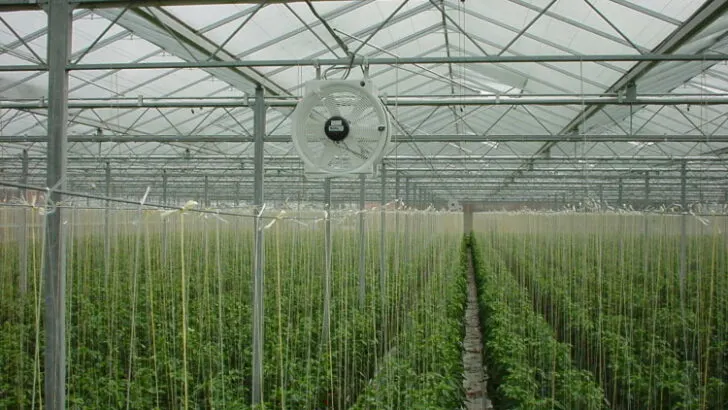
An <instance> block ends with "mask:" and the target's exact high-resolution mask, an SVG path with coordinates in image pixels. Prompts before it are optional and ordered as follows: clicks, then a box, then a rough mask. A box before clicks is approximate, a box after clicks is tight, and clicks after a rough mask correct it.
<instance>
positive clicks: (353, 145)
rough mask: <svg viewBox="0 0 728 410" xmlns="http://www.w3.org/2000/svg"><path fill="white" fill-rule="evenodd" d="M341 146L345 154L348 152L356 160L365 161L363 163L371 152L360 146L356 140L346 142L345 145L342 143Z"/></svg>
mask: <svg viewBox="0 0 728 410" xmlns="http://www.w3.org/2000/svg"><path fill="white" fill-rule="evenodd" d="M341 144H342V145H343V146H344V149H345V150H346V151H347V152H350V153H351V154H352V155H354V156H356V157H357V158H360V159H362V160H365V161H366V160H367V159H369V157H370V154H371V152H372V151H371V150H369V149H367V148H365V147H364V146H362V145H361V144H359V143H358V142H356V140H355V141H353V142H346V143H344V142H342V143H341Z"/></svg>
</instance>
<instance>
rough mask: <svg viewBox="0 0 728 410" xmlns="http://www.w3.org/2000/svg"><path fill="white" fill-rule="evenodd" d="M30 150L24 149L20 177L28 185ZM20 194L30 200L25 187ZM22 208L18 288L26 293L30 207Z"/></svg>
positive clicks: (19, 227) (19, 231) (21, 292)
mask: <svg viewBox="0 0 728 410" xmlns="http://www.w3.org/2000/svg"><path fill="white" fill-rule="evenodd" d="M28 168H29V167H28V150H27V149H24V150H23V174H22V176H21V177H20V184H21V185H28ZM18 195H19V196H20V198H21V200H22V201H23V202H24V203H25V202H27V201H28V195H27V192H26V190H25V188H20V189H19V190H18ZM19 209H20V221H19V226H18V243H19V244H20V249H19V251H20V255H19V258H20V260H19V261H18V268H19V269H20V272H19V277H18V288H19V290H20V294H21V295H25V293H26V292H27V291H28V209H27V208H26V207H22V208H19Z"/></svg>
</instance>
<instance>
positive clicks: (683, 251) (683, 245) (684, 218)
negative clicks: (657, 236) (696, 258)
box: [679, 161, 690, 357]
mask: <svg viewBox="0 0 728 410" xmlns="http://www.w3.org/2000/svg"><path fill="white" fill-rule="evenodd" d="M680 205H681V206H682V214H681V215H680V265H679V266H680V280H679V283H680V311H681V314H682V320H683V339H684V342H685V346H684V347H685V352H686V353H687V352H689V351H690V350H689V342H688V334H687V327H688V323H687V319H686V312H685V310H686V306H685V303H686V297H687V295H686V289H685V284H686V280H687V270H688V238H687V223H688V198H687V162H686V161H683V162H682V164H681V167H680ZM689 356H690V355H689V354H688V357H689Z"/></svg>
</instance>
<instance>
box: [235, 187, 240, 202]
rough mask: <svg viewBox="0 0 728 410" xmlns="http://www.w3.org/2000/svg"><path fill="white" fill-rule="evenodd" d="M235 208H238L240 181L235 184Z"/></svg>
mask: <svg viewBox="0 0 728 410" xmlns="http://www.w3.org/2000/svg"><path fill="white" fill-rule="evenodd" d="M235 206H240V181H237V182H235Z"/></svg>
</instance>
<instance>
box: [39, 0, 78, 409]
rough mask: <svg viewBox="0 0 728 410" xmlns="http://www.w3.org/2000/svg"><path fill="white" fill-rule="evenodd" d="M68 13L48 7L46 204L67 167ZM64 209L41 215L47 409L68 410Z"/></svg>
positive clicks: (55, 199) (55, 1)
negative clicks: (43, 245)
mask: <svg viewBox="0 0 728 410" xmlns="http://www.w3.org/2000/svg"><path fill="white" fill-rule="evenodd" d="M71 12H72V8H71V5H70V3H69V1H68V0H52V1H50V2H49V3H48V36H47V37H48V58H47V62H48V159H47V166H48V170H47V186H48V187H49V188H50V191H49V192H48V193H47V194H46V195H49V198H46V200H47V201H48V202H49V203H51V204H57V203H59V202H61V200H62V195H61V194H60V193H59V192H58V191H59V190H63V189H64V185H65V181H64V180H65V178H66V162H67V158H68V156H67V148H68V147H67V145H68V137H67V132H66V131H67V124H68V71H67V70H66V65H67V64H68V62H69V61H68V58H69V56H70V51H71V30H72V24H71V21H72V19H71ZM63 213H64V211H63V209H62V208H60V207H58V208H54V209H53V211H52V212H48V213H47V214H46V216H45V242H46V243H45V261H44V263H43V277H44V284H45V288H44V293H45V321H44V325H45V329H44V330H45V359H44V378H45V385H44V389H45V392H44V398H45V407H46V409H54V410H56V409H57V410H61V409H64V408H65V407H66V243H65V238H64V235H63Z"/></svg>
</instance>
